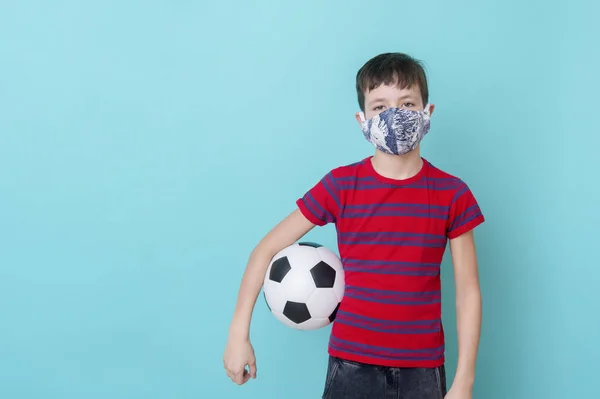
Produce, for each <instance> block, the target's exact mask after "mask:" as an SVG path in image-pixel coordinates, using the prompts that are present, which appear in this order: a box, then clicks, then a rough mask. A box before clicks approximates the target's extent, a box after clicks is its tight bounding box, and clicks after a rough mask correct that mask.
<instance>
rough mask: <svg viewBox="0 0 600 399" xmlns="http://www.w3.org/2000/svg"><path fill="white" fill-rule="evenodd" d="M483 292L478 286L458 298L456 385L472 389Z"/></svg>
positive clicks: (464, 289)
mask: <svg viewBox="0 0 600 399" xmlns="http://www.w3.org/2000/svg"><path fill="white" fill-rule="evenodd" d="M481 308H482V306H481V291H480V289H479V287H478V285H477V284H472V286H471V287H469V288H463V289H461V290H460V291H458V292H457V296H456V316H457V333H458V365H457V369H456V377H455V383H456V384H459V385H463V386H465V387H471V386H472V385H473V383H474V380H475V363H476V358H477V351H478V347H479V339H480V334H481V314H482V312H481Z"/></svg>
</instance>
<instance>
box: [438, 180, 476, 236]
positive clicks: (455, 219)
mask: <svg viewBox="0 0 600 399" xmlns="http://www.w3.org/2000/svg"><path fill="white" fill-rule="evenodd" d="M484 221H485V219H484V216H483V213H482V212H481V209H480V208H479V204H478V203H477V200H476V199H475V196H474V195H473V193H472V192H471V190H470V189H469V187H468V186H467V185H466V184H465V183H464V182H461V184H460V185H459V188H458V190H457V191H456V193H455V194H454V197H453V199H452V203H451V204H450V213H449V217H448V224H447V236H448V238H449V239H453V238H456V237H458V236H460V235H462V234H464V233H466V232H468V231H470V230H472V229H474V228H475V227H477V226H479V225H480V224H481V223H483V222H484Z"/></svg>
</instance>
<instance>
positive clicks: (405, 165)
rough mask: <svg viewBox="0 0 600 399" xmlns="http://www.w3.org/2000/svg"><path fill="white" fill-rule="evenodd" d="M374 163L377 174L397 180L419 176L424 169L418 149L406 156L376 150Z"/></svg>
mask: <svg viewBox="0 0 600 399" xmlns="http://www.w3.org/2000/svg"><path fill="white" fill-rule="evenodd" d="M372 163H373V168H374V169H375V171H376V172H377V173H379V174H380V175H382V176H384V177H386V178H388V179H395V180H405V179H409V178H411V177H413V176H415V175H416V174H418V173H419V171H420V170H421V168H422V167H423V159H422V158H421V155H420V152H419V149H418V148H416V149H415V150H414V151H411V152H409V153H408V154H405V155H390V154H386V153H384V152H381V151H379V150H376V151H375V155H374V156H373V159H372Z"/></svg>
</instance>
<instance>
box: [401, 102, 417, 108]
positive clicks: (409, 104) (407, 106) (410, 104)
mask: <svg viewBox="0 0 600 399" xmlns="http://www.w3.org/2000/svg"><path fill="white" fill-rule="evenodd" d="M404 106H405V107H406V108H412V107H414V106H415V104H413V103H404Z"/></svg>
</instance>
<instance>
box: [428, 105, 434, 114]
mask: <svg viewBox="0 0 600 399" xmlns="http://www.w3.org/2000/svg"><path fill="white" fill-rule="evenodd" d="M434 110H435V104H429V116H431V115H433V111H434Z"/></svg>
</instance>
